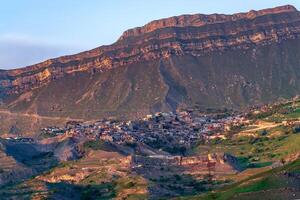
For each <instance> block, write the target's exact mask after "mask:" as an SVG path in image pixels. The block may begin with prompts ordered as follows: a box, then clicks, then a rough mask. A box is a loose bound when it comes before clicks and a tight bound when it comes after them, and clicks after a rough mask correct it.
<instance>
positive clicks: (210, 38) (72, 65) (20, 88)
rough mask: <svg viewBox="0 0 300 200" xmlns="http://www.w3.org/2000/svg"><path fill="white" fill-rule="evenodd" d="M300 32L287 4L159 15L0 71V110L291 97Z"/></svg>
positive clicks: (297, 86)
mask: <svg viewBox="0 0 300 200" xmlns="http://www.w3.org/2000/svg"><path fill="white" fill-rule="evenodd" d="M299 36H300V12H298V11H297V10H296V9H295V8H294V7H292V6H289V5H288V6H282V7H277V8H273V9H266V10H260V11H250V12H248V13H238V14H234V15H222V14H212V15H202V14H197V15H182V16H178V17H171V18H167V19H162V20H157V21H153V22H150V23H149V24H147V25H145V26H143V27H139V28H135V29H131V30H128V31H126V32H124V34H123V35H122V36H121V37H120V39H119V40H118V41H117V42H116V43H114V44H112V45H108V46H102V47H99V48H96V49H93V50H90V51H86V52H83V53H79V54H76V55H71V56H64V57H60V58H56V59H51V60H48V61H45V62H43V63H39V64H36V65H32V66H29V67H25V68H22V69H16V70H8V71H0V98H1V99H2V107H3V108H8V109H10V110H11V111H19V112H26V113H37V114H39V115H45V116H64V117H73V118H84V119H91V118H97V117H102V116H112V115H113V116H117V115H119V114H120V113H122V114H121V115H122V116H128V115H135V116H137V115H142V114H145V113H149V112H154V111H158V110H162V111H164V110H173V109H176V108H178V107H180V106H183V105H194V104H198V105H201V106H204V107H205V106H216V107H218V106H229V107H244V106H247V105H250V104H256V103H262V102H268V101H272V100H275V99H277V98H279V97H290V96H293V95H296V94H298V93H299V91H300V82H299V81H298V77H299V75H300V70H299V66H300V63H299V62H300V61H299V60H300V54H299V53H298V48H299V47H300V37H299ZM50 94H51V95H50Z"/></svg>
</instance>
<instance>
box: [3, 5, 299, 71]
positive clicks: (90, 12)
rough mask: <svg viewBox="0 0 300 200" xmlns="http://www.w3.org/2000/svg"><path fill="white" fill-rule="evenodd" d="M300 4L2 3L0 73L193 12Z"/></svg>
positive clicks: (111, 39) (107, 40) (242, 10)
mask: <svg viewBox="0 0 300 200" xmlns="http://www.w3.org/2000/svg"><path fill="white" fill-rule="evenodd" d="M285 4H291V5H294V6H295V7H296V8H297V9H300V0H290V1H288V0H285V1H284V0H264V1H263V0H247V1H242V0H210V1H204V0H2V1H1V6H0V68H2V69H9V68H16V67H22V66H26V65H29V64H34V63H37V62H40V61H43V60H45V59H48V58H52V57H57V56H60V55H65V54H72V53H76V52H80V51H83V50H88V49H91V48H95V47H97V46H100V45H104V44H111V43H113V42H114V41H115V40H117V38H118V37H119V36H120V35H121V34H122V32H123V31H125V30H126V29H129V28H133V27H136V26H142V25H144V24H145V23H147V22H150V21H151V20H155V19H160V18H164V17H170V16H174V15H181V14H193V13H204V14H211V13H226V14H231V13H236V12H246V11H249V10H251V9H256V10H257V9H263V8H269V7H275V6H279V5H285Z"/></svg>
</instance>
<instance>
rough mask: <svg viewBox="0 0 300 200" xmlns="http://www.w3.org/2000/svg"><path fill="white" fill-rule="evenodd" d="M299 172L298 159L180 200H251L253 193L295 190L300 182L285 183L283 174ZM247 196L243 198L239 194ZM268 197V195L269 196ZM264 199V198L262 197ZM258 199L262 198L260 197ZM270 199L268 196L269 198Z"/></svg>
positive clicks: (299, 163) (299, 161)
mask: <svg viewBox="0 0 300 200" xmlns="http://www.w3.org/2000/svg"><path fill="white" fill-rule="evenodd" d="M299 170H300V159H298V160H296V161H294V162H292V163H290V164H288V165H286V166H283V167H280V168H276V169H272V170H269V171H266V172H262V173H259V174H256V175H254V176H251V177H249V178H247V179H245V180H243V181H240V182H237V183H235V184H233V185H230V186H227V187H225V188H223V189H220V190H217V191H214V192H211V193H209V194H204V195H200V196H193V197H184V198H180V199H200V200H209V199H210V200H211V199H216V200H228V199H244V198H247V199H251V195H253V197H252V198H253V199H254V196H255V192H260V191H266V190H268V191H270V190H271V191H273V190H274V191H273V192H274V193H276V191H278V190H280V189H283V188H284V189H286V190H287V189H289V188H290V189H291V188H294V189H296V190H298V192H299V188H297V187H298V186H299V183H300V180H299V178H298V180H296V182H289V181H286V178H285V176H284V175H283V174H286V173H298V174H299ZM243 193H244V194H247V195H245V196H243V195H240V194H243ZM269 195H270V194H269ZM264 197H265V198H266V196H264ZM260 198H263V196H261V197H260ZM269 198H270V196H269Z"/></svg>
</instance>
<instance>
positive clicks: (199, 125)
mask: <svg viewBox="0 0 300 200" xmlns="http://www.w3.org/2000/svg"><path fill="white" fill-rule="evenodd" d="M245 120H246V119H245V118H244V117H242V116H239V115H230V116H226V117H221V118H220V117H217V116H212V115H209V116H207V115H205V114H203V115H193V114H192V113H191V112H187V111H183V112H178V113H172V112H169V113H162V112H159V113H156V114H153V115H147V116H146V117H145V118H143V119H139V120H134V121H117V120H107V119H103V120H100V121H96V122H76V121H72V122H68V123H67V124H66V126H65V127H64V128H58V127H48V128H44V129H42V132H43V134H47V135H50V136H57V135H63V134H67V135H72V136H84V137H86V138H89V139H101V140H104V141H110V142H114V143H116V144H134V143H143V144H147V145H150V146H152V147H155V148H160V146H178V145H181V146H185V147H189V146H190V145H192V144H194V143H195V142H199V141H202V140H203V139H205V140H209V139H215V138H220V139H226V136H225V134H224V133H225V132H226V131H229V130H230V129H231V127H233V126H237V125H240V124H241V123H244V122H245Z"/></svg>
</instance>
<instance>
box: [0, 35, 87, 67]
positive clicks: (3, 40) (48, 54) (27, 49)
mask: <svg viewBox="0 0 300 200" xmlns="http://www.w3.org/2000/svg"><path fill="white" fill-rule="evenodd" d="M81 50H82V49H81V48H78V47H73V48H72V47H71V46H68V45H55V44H50V43H47V42H45V41H43V40H40V39H36V38H31V37H28V36H23V35H14V34H6V35H0V69H12V68H19V67H25V66H28V65H31V64H35V63H38V62H41V61H44V60H47V59H49V58H54V57H58V56H62V55H66V54H72V53H75V52H79V51H81Z"/></svg>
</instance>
